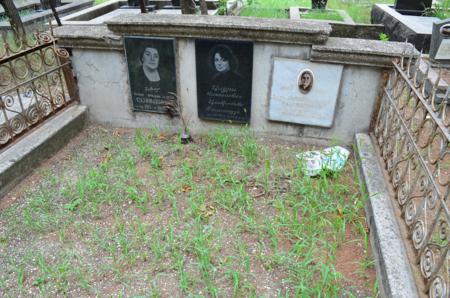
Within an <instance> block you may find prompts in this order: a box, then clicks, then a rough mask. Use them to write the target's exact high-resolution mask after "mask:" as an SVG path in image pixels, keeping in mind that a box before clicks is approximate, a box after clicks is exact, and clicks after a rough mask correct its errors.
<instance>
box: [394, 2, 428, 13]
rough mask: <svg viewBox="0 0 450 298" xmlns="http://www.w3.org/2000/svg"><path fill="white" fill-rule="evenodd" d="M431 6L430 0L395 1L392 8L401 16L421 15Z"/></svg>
mask: <svg viewBox="0 0 450 298" xmlns="http://www.w3.org/2000/svg"><path fill="white" fill-rule="evenodd" d="M431 4H432V0H397V1H395V6H394V8H395V10H397V11H398V12H400V13H402V14H411V15H422V14H423V12H424V11H425V10H427V9H430V8H431Z"/></svg>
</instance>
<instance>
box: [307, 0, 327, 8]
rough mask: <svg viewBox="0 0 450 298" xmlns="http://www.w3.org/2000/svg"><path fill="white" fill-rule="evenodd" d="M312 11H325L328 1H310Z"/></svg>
mask: <svg viewBox="0 0 450 298" xmlns="http://www.w3.org/2000/svg"><path fill="white" fill-rule="evenodd" d="M311 1H312V9H325V8H326V7H327V2H328V0H311Z"/></svg>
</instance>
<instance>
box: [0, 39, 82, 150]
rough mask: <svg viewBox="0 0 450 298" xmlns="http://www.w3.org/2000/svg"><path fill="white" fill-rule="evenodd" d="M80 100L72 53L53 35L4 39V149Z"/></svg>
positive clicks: (0, 58)
mask: <svg viewBox="0 0 450 298" xmlns="http://www.w3.org/2000/svg"><path fill="white" fill-rule="evenodd" d="M77 99H78V97H77V89H76V83H75V80H74V77H73V74H72V70H71V67H70V61H69V53H68V52H67V51H66V50H64V49H62V48H58V47H57V46H56V41H55V39H54V38H53V37H52V36H51V35H50V34H49V33H45V32H40V33H39V32H38V33H36V34H29V35H27V36H21V37H18V36H16V35H14V34H12V33H11V34H3V35H2V36H1V37H0V148H2V147H4V146H6V145H7V144H8V143H10V142H11V141H12V140H13V139H15V138H16V137H17V136H19V135H20V134H22V133H24V132H25V131H27V130H28V129H29V128H30V127H32V126H34V125H36V124H38V123H40V122H42V121H43V120H44V119H46V118H48V117H49V116H50V115H52V114H53V113H55V112H56V111H58V110H60V109H62V108H63V107H65V106H66V105H67V104H69V103H70V102H71V101H73V100H77Z"/></svg>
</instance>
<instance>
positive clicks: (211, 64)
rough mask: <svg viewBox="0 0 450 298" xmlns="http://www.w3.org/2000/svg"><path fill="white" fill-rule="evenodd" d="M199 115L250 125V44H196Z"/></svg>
mask: <svg viewBox="0 0 450 298" xmlns="http://www.w3.org/2000/svg"><path fill="white" fill-rule="evenodd" d="M195 49H196V68H197V104H198V116H199V118H202V119H207V120H218V121H227V122H228V121H229V122H237V123H249V122H250V108H251V98H252V68H253V43H251V42H238V41H223V40H221V41H219V40H203V39H197V40H196V41H195Z"/></svg>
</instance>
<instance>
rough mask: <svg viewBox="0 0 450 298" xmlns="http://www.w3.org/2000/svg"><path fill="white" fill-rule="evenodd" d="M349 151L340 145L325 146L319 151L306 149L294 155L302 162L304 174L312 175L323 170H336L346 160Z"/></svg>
mask: <svg viewBox="0 0 450 298" xmlns="http://www.w3.org/2000/svg"><path fill="white" fill-rule="evenodd" d="M349 155H350V151H348V150H347V149H345V148H342V147H340V146H334V147H330V148H326V149H324V150H321V151H306V152H302V153H299V154H297V155H296V157H297V158H298V159H299V160H300V162H302V164H303V171H304V173H305V175H308V176H311V177H314V176H317V175H319V174H320V172H321V171H323V170H329V171H332V172H338V171H340V170H342V169H343V168H344V166H345V163H346V162H347V159H348V156H349Z"/></svg>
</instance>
